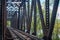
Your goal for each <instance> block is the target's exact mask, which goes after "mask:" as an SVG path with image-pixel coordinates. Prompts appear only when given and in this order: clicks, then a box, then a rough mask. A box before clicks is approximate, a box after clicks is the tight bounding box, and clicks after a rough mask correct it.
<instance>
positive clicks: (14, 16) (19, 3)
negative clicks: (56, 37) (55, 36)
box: [1, 0, 59, 40]
mask: <svg viewBox="0 0 60 40" xmlns="http://www.w3.org/2000/svg"><path fill="white" fill-rule="evenodd" d="M41 1H43V0H1V2H2V4H1V8H2V26H3V40H52V32H53V29H54V25H55V20H56V15H57V9H58V6H59V0H54V4H53V10H52V13H51V17H50V5H49V4H50V3H49V1H50V0H45V6H44V9H45V12H43V8H42V4H41ZM44 13H45V15H44ZM38 17H39V18H38ZM38 19H39V21H38ZM8 22H10V27H9V26H8V25H7V23H8ZM38 22H40V24H41V26H40V25H39V27H40V28H42V33H43V37H42V38H40V37H37V32H38V31H37V25H38V24H39V23H38ZM37 23H38V24H37ZM8 24H9V23H8ZM39 31H41V30H39ZM38 33H39V32H38Z"/></svg>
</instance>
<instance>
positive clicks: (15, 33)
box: [8, 28, 43, 40]
mask: <svg viewBox="0 0 60 40" xmlns="http://www.w3.org/2000/svg"><path fill="white" fill-rule="evenodd" d="M8 29H9V31H10V33H11V35H12V38H13V40H43V39H39V38H37V37H36V36H34V35H30V34H28V33H25V32H22V31H20V30H17V29H14V28H8Z"/></svg>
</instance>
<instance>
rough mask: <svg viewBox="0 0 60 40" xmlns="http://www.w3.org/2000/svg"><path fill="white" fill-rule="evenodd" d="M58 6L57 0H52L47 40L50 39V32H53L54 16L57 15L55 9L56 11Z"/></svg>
mask: <svg viewBox="0 0 60 40" xmlns="http://www.w3.org/2000/svg"><path fill="white" fill-rule="evenodd" d="M58 4H59V0H54V6H53V11H52V17H51V23H50V28H49V35H48V37H49V40H51V37H52V32H53V28H54V24H55V19H56V14H57V9H58Z"/></svg>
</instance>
